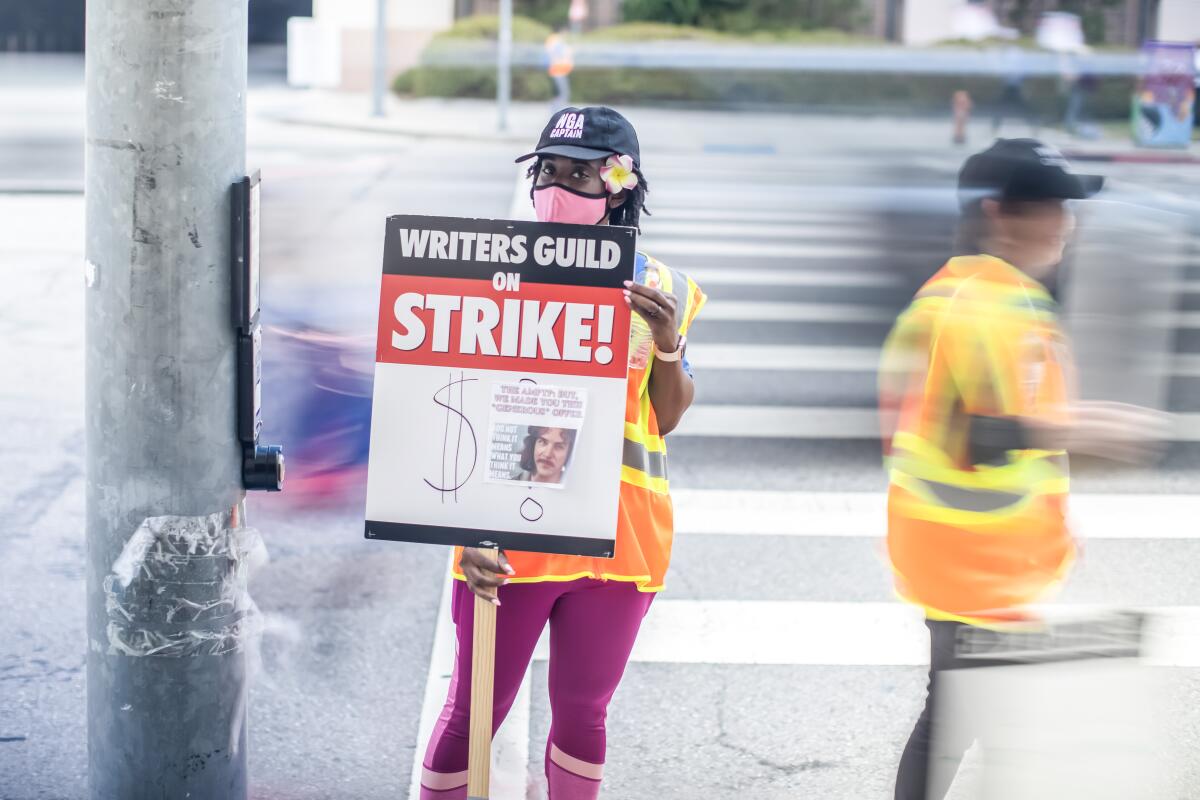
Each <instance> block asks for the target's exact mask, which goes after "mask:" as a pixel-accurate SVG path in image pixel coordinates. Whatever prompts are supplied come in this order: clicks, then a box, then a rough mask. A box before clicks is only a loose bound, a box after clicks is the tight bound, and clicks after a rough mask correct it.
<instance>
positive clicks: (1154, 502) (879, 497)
mask: <svg viewBox="0 0 1200 800" xmlns="http://www.w3.org/2000/svg"><path fill="white" fill-rule="evenodd" d="M881 469H882V467H881ZM671 498H672V501H673V504H674V507H675V530H676V531H677V532H678V533H679V534H680V535H706V534H715V535H734V536H741V535H771V536H833V537H862V538H879V537H882V536H883V535H884V534H885V532H886V522H887V497H886V495H884V494H883V493H882V492H784V491H761V490H745V491H743V490H731V489H673V490H672V491H671ZM1070 517H1071V530H1072V533H1073V534H1075V535H1076V536H1079V537H1081V538H1085V539H1200V525H1197V524H1196V522H1195V521H1196V519H1198V518H1200V494H1187V495H1180V494H1104V495H1100V494H1078V493H1076V494H1072V495H1071V502H1070Z"/></svg>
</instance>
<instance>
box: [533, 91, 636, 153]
mask: <svg viewBox="0 0 1200 800" xmlns="http://www.w3.org/2000/svg"><path fill="white" fill-rule="evenodd" d="M614 153H615V154H617V155H624V156H632V157H633V165H634V166H635V167H641V165H642V154H641V148H640V147H639V146H638V138H637V132H636V131H635V130H634V129H633V125H631V124H630V123H629V120H627V119H625V117H623V116H621V115H620V114H619V113H617V112H616V111H614V110H613V109H611V108H609V107H608V106H587V107H585V108H564V109H562V110H560V111H556V112H554V116H553V117H551V118H550V122H548V123H547V124H546V127H545V128H544V129H543V130H542V135H541V138H539V139H538V144H537V149H536V150H534V151H533V152H532V153H526V154H525V155H523V156H521V157H520V158H518V159H517V163H520V162H522V161H527V160H529V159H531V158H535V157H537V156H565V157H566V158H577V159H580V160H582V161H590V160H592V159H594V158H604V157H606V156H610V155H613V154H614Z"/></svg>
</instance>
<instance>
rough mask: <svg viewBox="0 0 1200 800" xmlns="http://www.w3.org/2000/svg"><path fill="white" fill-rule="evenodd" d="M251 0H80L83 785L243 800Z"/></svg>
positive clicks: (129, 799) (112, 792)
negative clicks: (234, 215)
mask: <svg viewBox="0 0 1200 800" xmlns="http://www.w3.org/2000/svg"><path fill="white" fill-rule="evenodd" d="M246 14H247V6H246V0H204V2H196V0H88V4H87V146H86V187H87V193H86V206H87V236H86V240H87V241H86V248H85V252H86V258H87V263H86V265H85V267H86V269H85V275H86V285H87V289H86V302H87V314H86V316H87V326H86V330H87V344H86V387H87V388H86V406H85V408H86V415H87V421H86V429H87V550H88V572H87V593H88V672H87V695H88V698H87V706H88V774H89V778H90V786H89V791H90V796H91V797H92V798H95V799H96V800H100V798H103V799H104V800H112V798H122V800H137V799H138V798H165V797H171V798H184V797H187V798H191V799H192V800H206V799H207V798H214V799H216V798H221V799H222V800H230V799H231V798H232V799H233V800H238V798H245V796H246V735H245V699H246V697H245V690H246V666H245V665H246V658H245V653H244V650H243V648H244V646H245V645H246V643H247V642H248V641H249V638H250V637H251V628H252V627H253V625H252V623H254V622H255V621H256V620H255V619H254V617H253V616H252V615H251V612H250V604H249V598H248V597H247V596H246V592H245V569H244V567H245V559H244V558H243V550H244V548H243V544H244V542H243V536H245V535H246V531H245V530H241V529H238V528H239V520H240V518H241V514H240V504H241V502H242V500H243V498H244V492H243V490H242V485H241V450H240V447H239V444H238V442H237V438H236V436H237V435H236V425H235V396H236V395H235V363H236V360H237V359H236V350H235V340H234V332H233V328H232V324H231V317H230V305H231V303H230V273H231V269H230V260H229V258H230V252H229V249H230V214H231V212H230V186H231V184H232V183H233V182H234V181H235V180H237V179H239V178H241V177H242V175H243V173H244V172H245V127H246V106H245V102H246Z"/></svg>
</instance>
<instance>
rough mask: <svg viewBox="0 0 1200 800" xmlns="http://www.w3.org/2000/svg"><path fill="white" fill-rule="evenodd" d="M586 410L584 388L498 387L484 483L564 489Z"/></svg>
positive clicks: (495, 395)
mask: <svg viewBox="0 0 1200 800" xmlns="http://www.w3.org/2000/svg"><path fill="white" fill-rule="evenodd" d="M585 409H586V394H585V392H584V390H582V389H578V388H574V387H565V386H539V385H537V384H533V383H502V384H496V385H495V386H494V387H493V388H492V420H491V426H490V430H489V436H488V474H487V479H488V481H490V482H493V483H517V484H523V485H527V484H534V485H537V486H543V487H545V488H553V489H561V488H563V487H564V486H565V484H566V477H567V474H568V472H569V471H570V467H571V463H572V461H573V460H574V459H575V455H576V453H575V442H576V440H577V438H578V434H579V429H580V428H581V427H582V426H583V421H584V414H585Z"/></svg>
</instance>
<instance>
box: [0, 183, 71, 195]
mask: <svg viewBox="0 0 1200 800" xmlns="http://www.w3.org/2000/svg"><path fill="white" fill-rule="evenodd" d="M10 194H35V195H80V194H83V183H82V182H81V181H43V182H39V183H22V182H21V181H19V180H17V181H0V195H10Z"/></svg>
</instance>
